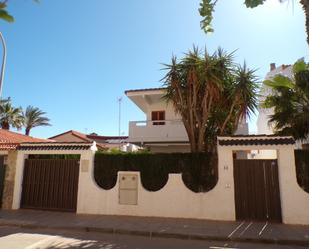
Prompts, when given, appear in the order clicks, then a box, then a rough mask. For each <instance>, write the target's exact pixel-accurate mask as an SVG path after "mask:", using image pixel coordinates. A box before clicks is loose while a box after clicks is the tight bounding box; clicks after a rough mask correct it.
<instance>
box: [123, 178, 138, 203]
mask: <svg viewBox="0 0 309 249" xmlns="http://www.w3.org/2000/svg"><path fill="white" fill-rule="evenodd" d="M137 187H138V175H137V174H126V173H120V174H119V204H121V205H137Z"/></svg>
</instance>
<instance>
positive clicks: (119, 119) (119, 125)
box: [118, 97, 122, 150]
mask: <svg viewBox="0 0 309 249" xmlns="http://www.w3.org/2000/svg"><path fill="white" fill-rule="evenodd" d="M121 102H122V97H119V98H118V104H119V116H118V143H119V150H120V149H121V140H120V135H121Z"/></svg>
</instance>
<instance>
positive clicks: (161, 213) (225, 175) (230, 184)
mask: <svg viewBox="0 0 309 249" xmlns="http://www.w3.org/2000/svg"><path fill="white" fill-rule="evenodd" d="M248 150H277V153H278V167H279V168H278V172H279V175H278V177H279V185H280V197H281V208H282V220H283V223H285V224H304V225H305V224H306V225H309V209H308V208H307V207H309V194H308V193H306V192H305V191H304V190H303V189H301V188H300V187H299V185H298V183H297V179H296V167H295V158H294V147H293V145H278V146H271V145H265V146H218V157H219V169H218V170H219V171H218V175H219V180H218V183H217V185H216V186H215V188H214V189H212V190H211V191H209V192H207V193H194V192H192V191H190V190H189V189H187V188H186V187H185V185H184V184H183V182H182V179H181V175H180V174H170V175H169V180H168V182H167V184H166V185H165V186H164V187H163V188H162V189H161V190H159V191H156V192H150V191H147V190H145V189H144V188H143V187H142V184H141V181H140V177H139V173H138V172H124V173H125V174H135V175H137V176H138V197H137V198H138V204H137V205H120V204H119V200H118V198H119V182H118V181H117V184H116V186H115V187H114V188H113V189H111V190H104V189H102V188H100V187H98V186H97V185H96V183H95V181H94V178H93V167H94V152H93V151H91V150H88V151H84V150H83V151H19V152H18V155H17V165H16V175H15V185H14V196H13V207H12V208H13V209H18V208H19V207H20V199H21V192H22V178H23V169H24V159H25V158H26V157H27V155H28V154H80V155H81V158H80V162H81V163H80V174H79V185H78V201H77V213H83V214H104V215H132V216H154V217H174V218H196V219H209V220H226V221H233V220H235V203H234V177H233V151H248ZM118 174H121V172H119V173H118Z"/></svg>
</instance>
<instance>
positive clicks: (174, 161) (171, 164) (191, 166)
mask: <svg viewBox="0 0 309 249" xmlns="http://www.w3.org/2000/svg"><path fill="white" fill-rule="evenodd" d="M210 157H211V155H210V154H206V153H173V154H149V153H127V154H108V153H103V154H96V156H95V167H94V178H95V181H96V182H97V184H98V185H99V186H100V187H102V188H103V189H106V190H108V189H111V188H113V187H114V186H115V185H116V181H117V173H118V171H138V172H140V175H141V183H142V185H143V187H144V188H145V189H147V190H148V191H158V190H160V189H161V188H163V187H164V186H165V185H166V183H167V181H168V174H171V173H179V174H182V179H183V182H184V184H185V186H186V187H187V188H189V189H190V190H192V191H194V192H206V191H209V190H210V189H212V188H213V187H214V186H215V185H216V182H217V175H216V173H215V172H216V170H214V168H213V167H212V166H211V163H210V161H211V160H210V159H211V158H210Z"/></svg>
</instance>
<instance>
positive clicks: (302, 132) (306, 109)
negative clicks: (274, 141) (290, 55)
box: [263, 60, 309, 140]
mask: <svg viewBox="0 0 309 249" xmlns="http://www.w3.org/2000/svg"><path fill="white" fill-rule="evenodd" d="M264 84H265V85H266V86H268V87H271V89H272V94H271V95H270V96H267V97H266V99H265V101H264V103H263V107H264V108H274V114H273V115H271V116H270V120H269V122H270V124H274V128H275V133H277V134H280V135H292V136H293V137H294V138H295V139H300V140H305V139H308V138H309V64H306V63H305V62H304V60H300V61H298V62H296V63H295V64H294V66H293V76H292V77H291V78H288V77H286V76H283V75H277V76H275V77H274V78H273V79H272V80H266V81H264Z"/></svg>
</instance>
